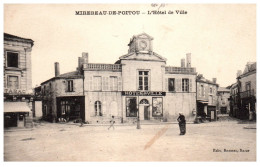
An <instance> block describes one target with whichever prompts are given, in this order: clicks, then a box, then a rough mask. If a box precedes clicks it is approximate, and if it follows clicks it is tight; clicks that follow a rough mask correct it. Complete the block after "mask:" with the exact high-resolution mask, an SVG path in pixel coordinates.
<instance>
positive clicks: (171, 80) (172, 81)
mask: <svg viewBox="0 0 260 167" xmlns="http://www.w3.org/2000/svg"><path fill="white" fill-rule="evenodd" d="M168 85H169V87H168V89H169V91H172V92H173V91H175V79H174V78H169V79H168Z"/></svg>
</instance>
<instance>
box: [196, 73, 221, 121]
mask: <svg viewBox="0 0 260 167" xmlns="http://www.w3.org/2000/svg"><path fill="white" fill-rule="evenodd" d="M216 81H217V79H216V78H213V79H212V81H210V80H207V79H205V78H204V77H203V75H201V74H200V75H198V76H197V79H196V82H197V83H196V84H197V116H200V117H205V116H206V117H208V118H209V119H210V120H216V119H217V112H216V110H217V102H218V97H217V91H218V87H219V85H218V84H217V83H216Z"/></svg>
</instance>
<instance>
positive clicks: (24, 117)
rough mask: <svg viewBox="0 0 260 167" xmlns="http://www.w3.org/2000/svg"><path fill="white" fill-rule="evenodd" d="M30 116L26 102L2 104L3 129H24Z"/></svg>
mask: <svg viewBox="0 0 260 167" xmlns="http://www.w3.org/2000/svg"><path fill="white" fill-rule="evenodd" d="M31 114H32V112H31V110H30V108H29V106H28V105H27V103H26V102H4V127H5V128H8V127H20V128H23V127H26V123H27V122H28V120H29V119H28V118H29V116H30V115H31Z"/></svg>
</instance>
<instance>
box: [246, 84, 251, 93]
mask: <svg viewBox="0 0 260 167" xmlns="http://www.w3.org/2000/svg"><path fill="white" fill-rule="evenodd" d="M250 89H251V83H250V82H247V83H246V91H249V90H250Z"/></svg>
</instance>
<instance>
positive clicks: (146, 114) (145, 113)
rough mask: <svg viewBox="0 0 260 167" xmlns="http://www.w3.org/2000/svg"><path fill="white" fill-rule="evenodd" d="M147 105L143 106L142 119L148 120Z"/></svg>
mask: <svg viewBox="0 0 260 167" xmlns="http://www.w3.org/2000/svg"><path fill="white" fill-rule="evenodd" d="M149 115H150V114H149V106H144V120H149V119H150V118H149Z"/></svg>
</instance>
